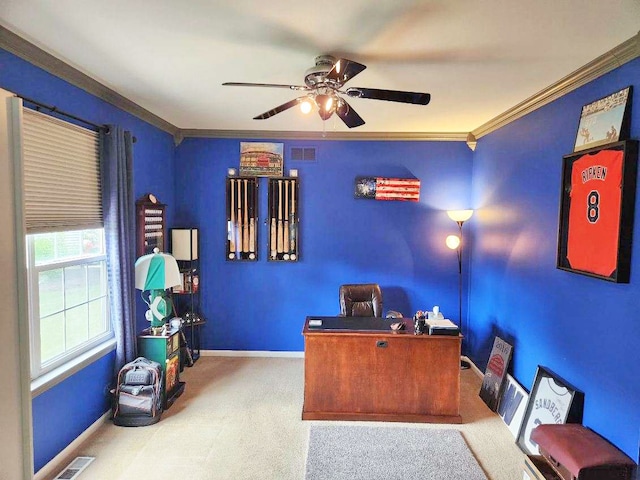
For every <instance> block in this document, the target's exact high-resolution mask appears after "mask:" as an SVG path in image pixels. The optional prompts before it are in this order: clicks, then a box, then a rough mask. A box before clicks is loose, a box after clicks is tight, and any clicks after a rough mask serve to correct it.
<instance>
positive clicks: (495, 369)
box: [480, 337, 513, 412]
mask: <svg viewBox="0 0 640 480" xmlns="http://www.w3.org/2000/svg"><path fill="white" fill-rule="evenodd" d="M512 350H513V347H512V346H511V345H509V344H508V343H507V342H505V341H504V340H502V339H501V338H500V337H496V338H495V340H494V341H493V348H492V349H491V354H490V355H489V362H488V363H487V369H486V371H485V373H484V378H483V380H482V386H481V387H480V398H481V399H482V400H483V401H484V403H486V404H487V406H488V407H489V408H490V409H491V410H492V411H494V412H495V411H496V410H497V409H498V400H499V399H500V394H501V393H502V385H503V383H504V379H505V376H506V375H507V367H508V366H509V362H510V361H511V351H512Z"/></svg>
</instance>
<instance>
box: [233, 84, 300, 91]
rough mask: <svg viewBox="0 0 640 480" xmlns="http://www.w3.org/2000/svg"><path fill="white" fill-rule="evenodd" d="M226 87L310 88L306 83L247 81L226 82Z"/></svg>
mask: <svg viewBox="0 0 640 480" xmlns="http://www.w3.org/2000/svg"><path fill="white" fill-rule="evenodd" d="M222 85H223V86H224V87H269V88H288V89H289V90H309V87H307V86H306V85H282V84H279V83H247V82H224V83H223V84H222Z"/></svg>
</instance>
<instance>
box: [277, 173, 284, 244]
mask: <svg viewBox="0 0 640 480" xmlns="http://www.w3.org/2000/svg"><path fill="white" fill-rule="evenodd" d="M283 233H284V232H283V231H282V180H278V243H277V251H278V253H282V250H283V243H284V235H283Z"/></svg>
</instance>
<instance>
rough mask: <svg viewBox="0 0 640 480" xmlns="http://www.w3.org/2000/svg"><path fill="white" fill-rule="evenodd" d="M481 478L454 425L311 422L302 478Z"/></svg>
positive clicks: (482, 478) (479, 479)
mask: <svg viewBox="0 0 640 480" xmlns="http://www.w3.org/2000/svg"><path fill="white" fill-rule="evenodd" d="M425 478H428V479H431V480H439V479H442V480H486V479H487V477H486V476H485V475H484V473H482V469H481V468H480V466H479V465H478V462H477V461H476V459H475V458H474V456H473V454H472V453H471V452H470V451H469V448H468V447H467V444H466V443H465V441H464V439H463V438H462V434H461V433H460V432H459V431H457V430H449V429H446V430H434V429H430V430H427V429H424V428H411V427H405V428H394V427H383V426H375V427H364V426H348V425H335V426H334V425H311V431H310V432H309V452H308V454H307V471H306V477H305V479H306V480H424V479H425Z"/></svg>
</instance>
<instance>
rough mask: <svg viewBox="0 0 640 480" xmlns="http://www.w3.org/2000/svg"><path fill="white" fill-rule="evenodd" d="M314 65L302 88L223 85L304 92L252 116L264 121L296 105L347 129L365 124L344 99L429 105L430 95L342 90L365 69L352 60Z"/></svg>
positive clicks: (321, 59)
mask: <svg viewBox="0 0 640 480" xmlns="http://www.w3.org/2000/svg"><path fill="white" fill-rule="evenodd" d="M315 62H316V65H315V67H311V68H310V69H308V70H307V71H306V72H305V76H304V83H305V85H281V84H276V83H245V82H226V83H223V84H222V85H224V86H231V87H271V88H288V89H290V90H296V91H301V92H305V94H304V95H303V96H301V97H298V98H294V99H293V100H291V101H289V102H287V103H283V104H282V105H279V106H277V107H275V108H272V109H271V110H269V111H267V112H264V113H263V114H261V115H258V116H256V117H253V119H254V120H266V119H267V118H270V117H273V116H274V115H276V114H278V113H280V112H284V111H285V110H288V109H289V108H291V107H295V106H296V105H300V108H301V109H302V111H303V112H304V113H309V112H310V111H311V109H312V108H313V106H314V105H315V106H316V107H317V108H318V114H319V115H320V118H322V120H327V119H328V118H330V117H331V115H333V114H334V113H335V114H336V115H338V117H340V119H341V120H342V121H343V122H344V123H345V125H346V126H347V127H349V128H354V127H359V126H360V125H364V123H365V122H364V120H363V119H362V117H360V115H358V114H357V113H356V111H355V110H354V109H353V108H352V107H351V105H349V104H348V103H347V101H346V100H345V99H344V97H343V96H347V97H351V98H371V99H374V100H387V101H389V102H401V103H412V104H415V105H426V104H428V103H429V100H431V95H430V94H428V93H419V92H404V91H399V90H380V89H376V88H361V87H349V88H346V89H344V90H343V89H342V88H343V86H344V84H345V83H347V82H348V81H349V80H351V79H352V78H353V77H355V76H356V75H358V74H359V73H360V72H362V71H363V70H364V69H365V68H367V67H366V66H364V65H362V64H361V63H358V62H354V61H353V60H347V59H346V58H339V59H336V58H335V57H333V56H331V55H320V56H318V57H316V59H315Z"/></svg>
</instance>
